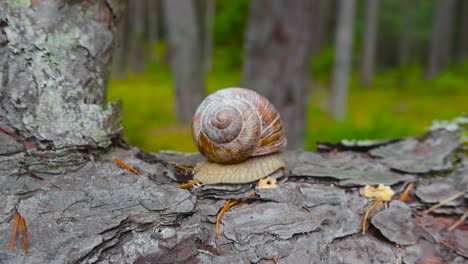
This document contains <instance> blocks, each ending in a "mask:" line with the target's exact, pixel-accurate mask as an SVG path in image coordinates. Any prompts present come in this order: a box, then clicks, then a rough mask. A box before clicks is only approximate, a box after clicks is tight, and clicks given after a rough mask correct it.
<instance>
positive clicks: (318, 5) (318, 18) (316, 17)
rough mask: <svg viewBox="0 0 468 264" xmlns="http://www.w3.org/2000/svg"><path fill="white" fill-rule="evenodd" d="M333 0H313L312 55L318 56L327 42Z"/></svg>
mask: <svg viewBox="0 0 468 264" xmlns="http://www.w3.org/2000/svg"><path fill="white" fill-rule="evenodd" d="M332 4H333V3H332V1H329V0H313V8H312V13H313V14H312V19H311V20H312V21H311V29H312V33H311V34H312V35H311V50H310V53H311V56H312V57H315V56H317V55H318V54H319V53H320V51H322V49H323V47H324V46H325V44H326V43H327V35H326V33H327V26H328V24H329V23H328V22H329V19H330V15H331V12H330V11H331V10H332Z"/></svg>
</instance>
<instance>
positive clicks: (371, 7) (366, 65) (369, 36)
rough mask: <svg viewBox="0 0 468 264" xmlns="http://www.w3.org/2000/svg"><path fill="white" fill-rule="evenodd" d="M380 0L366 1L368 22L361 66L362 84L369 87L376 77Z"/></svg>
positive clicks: (366, 23)
mask: <svg viewBox="0 0 468 264" xmlns="http://www.w3.org/2000/svg"><path fill="white" fill-rule="evenodd" d="M378 12H379V0H367V1H366V21H365V32H364V38H363V49H362V50H363V55H362V62H361V63H362V65H361V83H362V85H363V86H366V87H369V86H370V85H371V84H372V79H373V77H374V67H375V66H374V64H375V48H376V43H377V22H378V20H377V14H378Z"/></svg>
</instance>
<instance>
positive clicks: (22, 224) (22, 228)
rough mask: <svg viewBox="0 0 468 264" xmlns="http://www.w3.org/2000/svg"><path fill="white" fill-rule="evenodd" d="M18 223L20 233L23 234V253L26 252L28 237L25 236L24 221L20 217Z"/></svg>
mask: <svg viewBox="0 0 468 264" xmlns="http://www.w3.org/2000/svg"><path fill="white" fill-rule="evenodd" d="M20 223H21V232H22V233H23V250H24V253H26V252H28V236H27V234H26V231H27V230H26V221H25V220H24V218H23V217H22V216H20Z"/></svg>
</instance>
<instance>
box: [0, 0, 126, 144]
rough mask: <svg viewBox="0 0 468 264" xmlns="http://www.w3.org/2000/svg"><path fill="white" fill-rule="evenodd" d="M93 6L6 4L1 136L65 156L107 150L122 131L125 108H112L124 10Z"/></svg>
mask: <svg viewBox="0 0 468 264" xmlns="http://www.w3.org/2000/svg"><path fill="white" fill-rule="evenodd" d="M22 3H24V2H22ZM93 3H94V4H79V3H78V2H61V1H59V2H57V1H53V0H44V1H40V2H39V1H32V2H31V4H29V3H28V4H26V3H24V4H14V3H13V2H11V1H6V2H4V1H3V2H2V3H1V5H0V10H2V11H1V13H0V19H1V20H2V21H3V22H2V23H1V32H2V34H3V37H2V38H3V45H0V50H1V53H2V56H1V57H0V60H2V63H1V64H0V65H1V74H0V83H1V86H0V91H1V97H0V134H1V133H6V134H8V135H10V136H11V135H13V134H14V135H15V137H20V138H23V139H24V140H26V141H28V142H30V143H31V144H32V145H27V146H24V147H26V148H36V147H38V146H40V147H41V148H42V147H43V148H46V149H66V148H76V147H95V148H97V147H108V146H109V145H110V144H111V140H112V139H113V138H115V137H117V136H118V135H119V134H120V133H121V132H122V130H121V127H120V124H119V111H120V109H119V108H118V105H115V104H114V105H110V106H109V107H108V108H107V109H106V108H105V104H106V100H107V99H106V96H107V93H106V85H107V78H108V77H109V76H108V75H109V69H108V66H109V63H110V61H111V54H112V48H113V42H114V32H115V27H116V23H117V19H118V18H120V16H121V14H122V11H123V8H122V3H121V2H119V1H104V0H102V1H95V2H93Z"/></svg>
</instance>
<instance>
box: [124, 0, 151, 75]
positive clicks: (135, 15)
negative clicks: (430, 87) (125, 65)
mask: <svg viewBox="0 0 468 264" xmlns="http://www.w3.org/2000/svg"><path fill="white" fill-rule="evenodd" d="M128 14H129V19H130V20H129V24H130V35H129V37H130V39H129V42H130V43H129V50H128V52H127V55H128V59H127V61H128V62H129V63H130V66H131V69H132V72H134V73H138V72H142V71H144V70H145V45H144V32H145V19H146V16H145V14H146V12H145V0H131V1H129V12H128Z"/></svg>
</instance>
